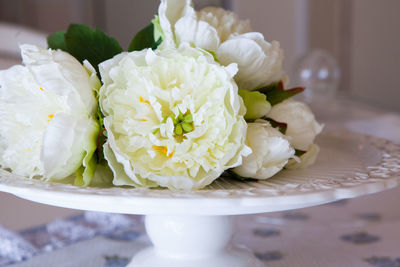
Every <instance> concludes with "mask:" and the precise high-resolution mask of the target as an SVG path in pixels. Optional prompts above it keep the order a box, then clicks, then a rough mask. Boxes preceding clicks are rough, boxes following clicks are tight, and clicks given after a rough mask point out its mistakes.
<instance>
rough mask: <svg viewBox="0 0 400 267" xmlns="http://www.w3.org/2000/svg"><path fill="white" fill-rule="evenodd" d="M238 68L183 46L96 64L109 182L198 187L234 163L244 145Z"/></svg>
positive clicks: (246, 150)
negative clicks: (111, 178)
mask: <svg viewBox="0 0 400 267" xmlns="http://www.w3.org/2000/svg"><path fill="white" fill-rule="evenodd" d="M236 71H237V68H236V66H235V65H229V66H228V67H221V66H220V65H218V64H216V63H214V61H213V59H212V57H211V55H207V54H205V53H204V51H202V50H199V49H195V48H192V47H190V46H189V45H185V44H184V45H182V46H181V47H179V48H178V50H176V49H165V50H158V51H156V52H153V51H152V50H151V49H147V50H143V51H138V52H132V53H122V54H120V55H117V56H115V57H114V58H112V59H110V60H107V61H105V62H103V63H101V64H100V73H101V76H102V79H103V83H104V85H103V87H102V88H101V89H100V106H101V108H102V111H103V114H104V115H105V118H104V124H105V128H106V130H107V135H108V140H107V143H106V144H105V145H104V153H105V157H106V159H107V160H108V162H109V164H110V166H111V168H112V170H113V172H114V181H113V183H114V184H115V185H134V186H157V185H159V186H163V187H168V188H172V189H197V188H201V187H204V186H206V185H208V184H210V183H211V182H212V181H214V180H215V179H216V178H218V177H219V176H220V175H221V173H222V172H223V171H224V170H226V169H228V168H231V167H235V166H238V165H240V164H241V162H242V156H245V155H247V154H248V153H250V149H249V148H248V147H247V146H245V144H244V142H245V136H246V129H247V126H246V122H245V120H244V119H243V115H244V113H245V109H244V105H243V102H242V99H241V98H240V97H239V96H238V92H237V91H238V89H237V86H236V84H235V82H234V81H233V79H232V77H233V76H234V75H235V73H236Z"/></svg>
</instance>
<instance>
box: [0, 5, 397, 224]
mask: <svg viewBox="0 0 400 267" xmlns="http://www.w3.org/2000/svg"><path fill="white" fill-rule="evenodd" d="M194 2H195V6H196V8H198V9H200V8H202V7H205V6H209V5H214V6H222V7H225V8H227V9H231V10H233V11H235V12H236V13H237V14H238V15H239V17H240V18H243V19H245V18H247V19H250V20H251V22H252V25H253V29H254V30H255V31H259V32H262V33H263V34H264V36H265V38H266V40H279V41H280V43H281V46H282V47H283V49H284V51H285V62H284V67H285V69H286V71H287V72H288V73H289V74H293V73H294V72H295V67H296V66H297V65H298V63H299V59H300V58H301V57H303V56H304V55H307V54H308V53H309V52H311V51H314V50H315V49H323V50H325V51H327V53H329V54H330V55H332V56H333V57H334V58H335V59H336V61H337V62H338V64H339V66H340V69H341V73H342V75H341V80H340V84H339V86H338V90H339V91H341V92H346V93H348V94H350V95H352V96H354V97H356V98H359V99H362V100H364V101H367V102H369V103H371V104H374V105H380V106H384V107H385V108H388V109H392V110H395V111H400V105H399V104H400V88H399V85H400V49H399V47H400V34H399V27H400V16H399V13H400V1H399V0H380V1H377V0H285V1H282V0H247V1H244V0H196V1H194ZM158 4H159V2H158V0H146V1H144V0H0V68H6V67H9V66H11V65H13V64H17V63H18V62H19V59H18V53H19V51H18V47H17V44H18V42H24V40H25V39H24V38H22V34H21V36H20V32H19V31H17V32H15V31H11V32H10V31H7V29H9V28H10V27H11V25H20V26H23V27H27V28H29V29H31V30H33V31H31V32H30V33H31V34H33V35H35V34H36V35H37V34H38V35H39V36H42V37H43V36H45V34H47V33H51V32H55V31H59V30H64V29H66V28H67V26H68V24H69V23H84V24H88V25H91V26H96V27H100V28H102V29H103V30H104V31H105V32H107V33H108V34H109V35H111V36H113V37H115V38H116V39H117V40H119V41H120V43H121V44H122V46H123V47H124V48H126V47H127V46H128V44H129V41H130V39H131V38H132V37H133V35H134V34H135V33H136V32H137V31H139V30H140V29H141V28H143V27H144V26H146V25H147V24H148V23H149V22H150V20H151V19H152V18H153V16H154V14H155V13H156V12H157V6H158ZM41 34H43V35H41ZM36 35H35V36H36ZM28 37H29V36H28ZM28 39H29V38H28ZM38 42H39V43H40V41H38ZM41 43H43V44H45V41H44V39H43V40H42V42H41ZM292 77H293V75H292ZM292 80H293V78H292ZM292 85H295V84H293V83H292ZM6 198H7V197H6V196H5V195H4V194H0V210H1V211H4V209H7V208H8V209H14V208H15V207H20V208H18V209H23V207H22V204H21V202H18V203H17V204H15V205H14V206H13V205H10V204H9V202H7V201H5V199H6ZM7 199H9V198H7ZM13 201H17V200H13ZM15 203H16V202H15ZM35 205H36V204H34V205H33V204H32V205H31V206H29V208H26V207H25V209H26V211H28V210H29V211H30V212H31V213H32V209H33V210H35V211H39V210H40V206H39V205H37V206H35ZM40 212H43V213H46V212H48V209H44V208H43V210H40ZM3 214H4V213H3ZM29 214H30V213H29ZM35 214H36V215H38V216H36V217H38V218H46V219H49V218H48V216H44V215H43V216H42V215H40V216H39V214H40V213H35ZM54 214H55V215H59V213H57V212H55V213H54ZM55 215H54V216H55ZM0 219H1V221H0V223H4V219H5V218H0ZM24 223H27V221H26V222H25V221H21V224H20V225H18V227H23V226H24Z"/></svg>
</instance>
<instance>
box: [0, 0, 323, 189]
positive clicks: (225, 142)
mask: <svg viewBox="0 0 400 267" xmlns="http://www.w3.org/2000/svg"><path fill="white" fill-rule="evenodd" d="M47 41H48V46H49V48H48V49H45V48H41V47H36V46H33V45H21V47H20V48H21V54H22V59H23V63H24V66H21V65H18V66H14V67H11V68H10V69H7V70H2V71H0V119H1V126H0V166H1V168H4V169H8V170H10V171H11V172H13V173H15V174H18V175H22V176H26V177H29V178H40V179H46V180H60V179H66V178H71V177H73V178H74V181H75V184H76V185H85V186H87V185H91V184H92V185H93V184H95V185H96V184H98V183H99V180H101V181H100V182H102V183H104V182H109V183H110V184H111V183H112V184H113V185H116V186H122V185H129V186H135V187H158V186H161V187H168V188H170V189H183V190H190V189H199V188H202V187H204V186H206V185H208V184H210V183H212V182H213V181H214V180H215V179H217V178H218V177H220V176H221V174H222V173H224V172H229V173H230V174H231V175H232V176H233V177H234V178H239V179H246V178H253V179H267V178H269V177H271V176H273V175H274V174H276V173H277V172H279V171H280V170H282V169H283V168H300V167H307V166H309V165H310V164H312V163H314V161H315V159H316V156H317V154H318V151H319V148H318V146H317V145H316V144H315V143H314V139H315V137H316V135H317V134H319V133H320V132H321V130H322V126H321V125H320V124H318V123H317V122H316V120H315V118H314V115H313V114H312V112H311V110H310V109H309V108H308V107H307V106H306V105H305V104H304V103H301V102H298V101H294V100H292V99H289V98H290V97H292V96H294V95H296V94H297V93H300V92H301V91H303V90H304V89H303V88H294V89H286V88H285V86H286V85H287V81H288V78H287V76H286V74H285V72H284V71H283V69H282V60H283V52H282V49H281V48H280V46H279V43H278V42H277V41H272V42H268V41H266V40H264V36H263V35H262V34H261V33H258V32H252V30H251V26H250V23H249V22H248V21H247V20H246V21H244V20H239V19H238V17H237V16H236V15H235V14H234V13H232V12H230V11H226V10H223V9H221V8H205V9H203V10H200V11H195V10H194V9H193V7H192V5H191V1H190V0H174V1H170V0H161V3H160V6H159V9H158V14H157V15H156V16H155V18H154V19H153V20H152V22H151V24H150V25H149V26H147V27H146V28H144V29H143V30H141V31H140V32H139V33H137V34H136V35H135V37H134V38H133V39H132V42H131V43H130V46H129V49H128V51H127V52H123V50H122V48H121V46H120V45H119V44H118V42H117V41H116V40H115V39H113V38H110V37H108V36H107V35H105V34H104V33H103V32H102V31H101V30H99V29H91V28H90V27H88V26H85V25H77V24H72V25H70V26H69V28H68V30H67V31H62V32H57V33H55V34H52V35H50V36H49V37H48V40H47Z"/></svg>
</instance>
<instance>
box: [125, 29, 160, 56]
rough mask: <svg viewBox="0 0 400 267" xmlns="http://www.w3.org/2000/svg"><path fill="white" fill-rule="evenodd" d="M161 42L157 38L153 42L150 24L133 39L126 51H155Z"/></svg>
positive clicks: (152, 31)
mask: <svg viewBox="0 0 400 267" xmlns="http://www.w3.org/2000/svg"><path fill="white" fill-rule="evenodd" d="M161 41H162V39H161V38H158V40H157V41H155V39H154V24H153V23H151V24H149V25H148V26H146V27H145V28H144V29H142V30H141V31H139V32H138V33H137V34H136V35H135V37H133V39H132V41H131V43H130V44H129V47H128V51H129V52H131V51H140V50H143V49H145V48H151V49H156V48H157V47H158V45H159V44H161Z"/></svg>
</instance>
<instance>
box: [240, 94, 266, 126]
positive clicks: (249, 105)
mask: <svg viewBox="0 0 400 267" xmlns="http://www.w3.org/2000/svg"><path fill="white" fill-rule="evenodd" d="M238 93H239V95H240V96H241V97H242V98H243V102H244V105H245V106H246V114H245V115H244V118H245V119H246V120H247V121H250V120H255V119H258V118H261V117H263V116H265V115H266V114H267V113H268V112H269V111H270V110H271V104H270V103H269V102H268V101H267V98H266V96H265V94H262V93H260V92H258V91H247V90H242V89H239V92H238Z"/></svg>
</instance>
